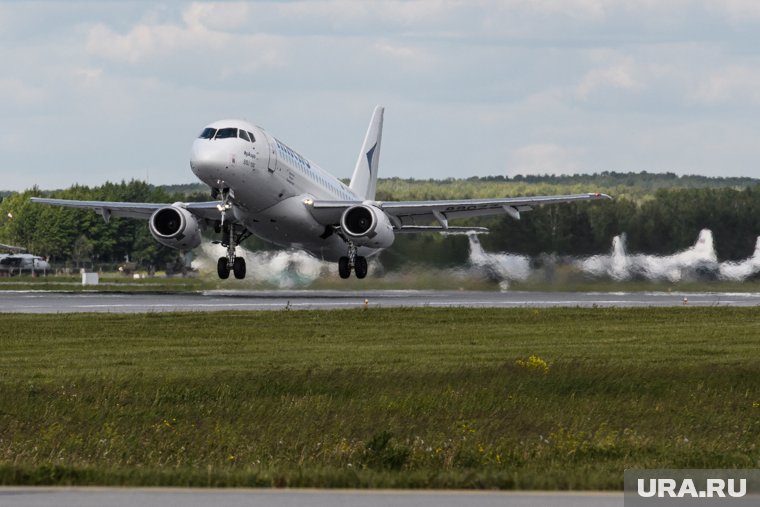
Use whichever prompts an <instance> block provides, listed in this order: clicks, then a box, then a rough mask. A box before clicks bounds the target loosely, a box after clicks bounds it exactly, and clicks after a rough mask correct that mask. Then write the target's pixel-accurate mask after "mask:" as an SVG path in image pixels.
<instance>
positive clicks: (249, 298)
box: [0, 290, 760, 313]
mask: <svg viewBox="0 0 760 507" xmlns="http://www.w3.org/2000/svg"><path fill="white" fill-rule="evenodd" d="M649 306H651V307H686V306H760V293H757V292H752V293H717V292H715V293H682V292H672V293H670V292H519V291H518V292H467V291H401V290H399V291H394V290H379V291H305V290H304V291H207V292H200V293H171V294H170V293H108V292H95V291H93V292H48V291H0V312H4V313H79V312H111V313H145V312H175V311H181V312H187V311H206V312H211V311H222V310H285V309H288V310H315V309H322V310H325V309H326V310H334V309H348V308H364V307H367V308H398V307H410V308H412V307H431V308H439V307H444V308H453V307H463V308H521V307H528V308H542V307H586V308H588V307H649Z"/></svg>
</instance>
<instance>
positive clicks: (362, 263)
mask: <svg viewBox="0 0 760 507" xmlns="http://www.w3.org/2000/svg"><path fill="white" fill-rule="evenodd" d="M354 273H356V278H358V279H360V280H361V279H362V278H364V277H365V276H367V258H366V257H359V256H357V257H356V259H354Z"/></svg>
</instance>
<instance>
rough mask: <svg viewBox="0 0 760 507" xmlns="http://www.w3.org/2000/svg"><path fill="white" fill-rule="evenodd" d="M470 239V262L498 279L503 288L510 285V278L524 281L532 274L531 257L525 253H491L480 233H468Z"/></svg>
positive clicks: (489, 275)
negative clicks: (480, 238)
mask: <svg viewBox="0 0 760 507" xmlns="http://www.w3.org/2000/svg"><path fill="white" fill-rule="evenodd" d="M467 238H468V239H469V241H470V264H472V265H473V266H474V267H475V268H478V269H481V270H483V271H484V272H485V273H486V275H488V277H489V278H492V279H494V280H498V281H499V284H500V286H501V288H502V289H504V290H506V289H507V288H508V287H509V281H510V280H518V281H524V280H527V279H528V277H529V276H530V273H531V269H530V259H529V258H528V257H526V256H524V255H516V254H509V253H491V252H486V251H485V250H483V246H482V245H481V244H480V240H479V239H478V235H477V234H476V233H474V232H469V233H467Z"/></svg>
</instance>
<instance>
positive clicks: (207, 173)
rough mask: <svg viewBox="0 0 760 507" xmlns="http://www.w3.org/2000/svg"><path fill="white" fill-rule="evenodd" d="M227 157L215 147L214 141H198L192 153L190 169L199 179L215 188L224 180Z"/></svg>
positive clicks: (194, 143)
mask: <svg viewBox="0 0 760 507" xmlns="http://www.w3.org/2000/svg"><path fill="white" fill-rule="evenodd" d="M227 165H228V163H227V157H226V155H225V154H224V153H223V152H221V151H220V150H219V149H218V148H216V147H215V146H214V143H213V141H209V140H207V139H196V140H195V141H194V142H193V148H192V150H191V152H190V169H191V170H192V171H193V174H195V175H196V176H197V177H198V179H200V180H201V181H203V182H204V183H206V184H207V185H210V186H212V187H214V186H215V184H216V182H217V181H218V180H223V179H224V178H223V173H224V170H225V169H226V168H227Z"/></svg>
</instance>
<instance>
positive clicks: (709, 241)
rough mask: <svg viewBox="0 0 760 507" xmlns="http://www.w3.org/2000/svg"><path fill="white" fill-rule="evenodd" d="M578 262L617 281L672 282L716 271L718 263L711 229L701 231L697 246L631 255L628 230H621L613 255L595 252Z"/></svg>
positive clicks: (614, 239) (583, 266) (613, 240)
mask: <svg viewBox="0 0 760 507" xmlns="http://www.w3.org/2000/svg"><path fill="white" fill-rule="evenodd" d="M577 265H578V267H580V269H581V270H583V271H585V272H587V273H589V274H591V275H594V276H603V275H608V276H610V277H611V278H612V279H613V280H618V281H620V280H627V279H629V278H644V279H647V280H667V281H670V282H678V281H680V280H682V279H683V278H686V277H689V276H694V275H700V274H701V275H704V274H705V273H714V272H716V270H717V269H718V267H719V266H718V259H717V255H716V254H715V247H714V245H713V235H712V231H710V230H709V229H702V230H701V231H700V232H699V236H698V237H697V241H696V243H694V246H691V247H689V248H687V249H686V250H683V251H681V252H677V253H675V254H672V255H646V254H635V255H628V254H627V253H626V251H625V234H621V235H620V236H615V237H614V238H613V239H612V252H611V253H610V255H594V256H592V257H589V258H587V259H582V260H580V261H578V263H577Z"/></svg>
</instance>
